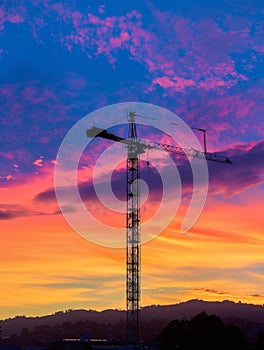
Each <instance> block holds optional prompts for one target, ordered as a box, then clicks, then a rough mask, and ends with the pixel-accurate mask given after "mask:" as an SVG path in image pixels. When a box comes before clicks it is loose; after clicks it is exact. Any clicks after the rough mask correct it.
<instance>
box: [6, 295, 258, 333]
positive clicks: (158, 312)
mask: <svg viewBox="0 0 264 350" xmlns="http://www.w3.org/2000/svg"><path fill="white" fill-rule="evenodd" d="M202 311H205V312H206V313H207V314H208V315H211V314H215V315H217V316H219V317H221V318H222V319H223V320H225V319H232V318H236V319H241V320H245V321H249V322H256V323H261V324H262V323H263V328H264V306H263V305H254V304H246V303H242V302H238V303H235V302H233V301H230V300H224V301H204V300H201V299H192V300H189V301H186V302H181V303H178V304H170V305H150V306H145V307H142V308H141V309H140V319H141V321H142V322H151V321H152V320H164V322H170V321H172V320H175V319H190V318H191V317H193V316H195V315H196V314H198V313H200V312H202ZM80 320H89V321H91V322H95V323H98V324H102V323H104V324H107V323H111V324H117V323H119V322H125V320H126V312H125V311H124V310H117V309H106V310H103V311H96V310H84V309H80V310H75V309H73V310H66V311H58V312H55V313H54V314H51V315H45V316H36V317H26V316H16V317H14V318H8V319H5V320H1V323H0V324H1V326H2V332H3V336H10V335H12V334H20V333H21V331H22V329H23V328H28V329H29V330H32V329H33V328H34V327H37V326H41V325H44V324H48V325H50V326H52V325H57V324H62V323H64V322H69V323H74V322H78V321H80Z"/></svg>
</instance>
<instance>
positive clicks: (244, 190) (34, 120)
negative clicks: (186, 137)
mask: <svg viewBox="0 0 264 350" xmlns="http://www.w3.org/2000/svg"><path fill="white" fill-rule="evenodd" d="M263 18H264V6H263V3H262V1H258V0H252V1H249V0H240V1H237V0H234V1H232V2H231V1H229V0H228V1H227V0H218V1H216V0H214V1H210V2H207V1H204V0H199V1H196V0H193V1H190V0H189V1H188V0H187V1H183V0H178V1H169V0H167V1H155V0H149V1H144V2H143V1H137V0H136V1H133V2H124V1H119V0H117V1H113V2H110V1H106V0H105V1H104V0H102V1H97V0H96V1H85V0H81V1H75V2H74V1H70V0H66V1H61V2H60V1H52V0H27V1H22V0H17V1H16V0H12V1H9V0H8V1H7V0H2V1H1V3H0V77H1V79H0V103H1V109H0V120H1V121H0V138H1V148H0V186H1V187H0V227H1V230H0V235H1V247H2V248H1V254H0V273H1V288H0V297H1V309H0V318H6V317H13V316H15V315H21V314H24V315H43V314H47V313H52V312H54V311H57V310H64V309H71V308H88V309H89V308H91V309H98V310H101V309H104V308H125V250H124V249H113V248H107V247H102V246H99V245H96V244H94V243H91V242H89V241H87V240H84V239H83V238H81V237H80V236H79V235H78V234H77V233H75V232H74V231H73V230H72V229H71V228H70V226H69V225H68V224H67V222H66V221H65V219H64V217H63V216H62V215H61V213H60V211H59V209H58V205H57V203H56V198H55V196H54V164H55V159H56V156H57V152H58V149H59V146H60V144H61V142H62V141H63V139H64V137H65V135H66V134H67V132H68V131H69V129H70V128H71V127H72V126H73V125H74V124H75V123H76V122H78V121H79V120H80V119H82V118H83V117H84V116H85V115H87V114H89V113H91V112H93V111H95V110H97V109H98V108H101V107H104V106H107V105H111V104H114V103H120V102H129V101H138V102H145V103H151V104H155V105H159V106H161V107H165V108H167V109H169V110H170V111H172V112H174V113H176V114H177V115H179V116H180V117H181V118H182V119H183V120H184V121H185V122H186V123H187V124H189V125H190V126H196V127H200V128H206V130H207V142H208V149H209V151H212V152H225V154H227V155H228V156H229V157H230V158H231V159H232V161H233V163H234V164H233V166H231V167H230V166H226V165H222V164H215V163H211V164H208V166H209V193H208V198H207V202H206V205H205V207H204V210H203V212H202V214H201V216H200V218H199V219H198V221H197V222H196V224H195V225H194V227H193V228H192V229H191V230H190V231H189V232H188V233H187V234H186V235H181V234H180V233H179V227H180V225H181V222H182V220H183V216H184V213H185V212H186V209H187V207H188V203H189V202H188V198H189V194H190V191H191V186H192V185H191V181H192V178H191V175H190V171H189V169H188V166H187V163H186V161H185V160H181V161H179V162H180V163H179V164H178V166H179V170H180V174H181V176H182V183H183V196H182V201H181V207H180V210H179V212H178V214H177V216H176V217H175V220H173V222H172V223H171V224H170V225H169V226H168V228H166V229H165V230H164V231H163V232H162V234H161V235H159V236H158V237H157V238H156V239H154V240H153V241H151V242H149V243H146V244H144V245H143V247H142V303H141V304H142V305H150V304H171V303H176V302H180V301H187V300H189V299H193V298H201V299H204V300H225V299H229V300H234V301H239V300H241V301H244V302H249V303H253V304H264V258H263V251H264V239H263V227H264V219H263V214H262V213H263V210H264V204H263V195H264V118H263V91H264V88H263V81H264V80H263V53H264V26H263ZM104 146H105V145H104V144H103V143H102V142H101V143H99V142H97V143H95V148H94V150H93V152H94V153H93V154H92V156H91V154H88V153H87V152H86V153H85V154H84V155H83V158H82V160H81V162H80V168H79V169H78V178H79V184H80V193H81V196H82V198H83V200H84V201H85V202H86V205H87V208H88V210H92V211H93V212H94V213H95V214H94V215H96V216H97V218H98V219H101V220H103V221H104V222H106V223H107V224H109V225H112V226H119V227H120V226H121V227H122V225H123V224H122V222H123V221H122V220H123V219H124V217H123V216H122V215H119V214H116V215H114V214H113V213H111V212H108V211H107V210H105V208H102V207H101V206H100V205H99V203H98V202H97V200H96V198H95V194H94V192H93V189H92V182H91V179H92V171H93V165H94V159H93V158H94V157H95V158H96V155H97V156H98V154H99V153H100V149H102V147H104ZM149 157H150V161H151V157H152V155H151V153H150V154H149ZM143 160H146V157H143ZM159 161H160V163H161V164H163V163H162V162H163V159H162V158H161V159H160V160H159ZM145 165H146V163H144V162H143V164H142V172H143V176H144V178H145V179H146V181H149V183H150V184H151V190H150V193H149V200H148V202H147V203H146V205H145V206H144V208H143V210H142V218H143V220H147V219H148V218H149V217H150V216H151V215H152V214H153V213H154V212H155V210H156V209H157V206H158V202H159V200H160V195H161V191H160V180H159V178H158V175H157V174H156V173H155V169H154V168H152V167H150V168H146V166H145ZM124 176H125V173H124V163H120V164H119V167H117V168H116V169H115V173H114V175H113V188H114V192H115V193H116V195H117V196H118V198H119V199H121V200H122V199H124V193H125V192H124V191H125V187H124V186H125V179H124ZM148 178H149V180H147V179H148ZM102 181H103V177H102ZM122 189H123V192H122ZM69 210H71V209H70V208H69ZM153 225H156V226H161V227H162V225H163V222H162V220H161V221H160V222H155V223H153ZM92 230H93V227H92V226H91V231H92ZM124 232H125V231H124ZM94 233H95V232H94Z"/></svg>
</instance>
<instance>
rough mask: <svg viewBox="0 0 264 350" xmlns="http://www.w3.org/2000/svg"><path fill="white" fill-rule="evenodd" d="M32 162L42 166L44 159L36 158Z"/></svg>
mask: <svg viewBox="0 0 264 350" xmlns="http://www.w3.org/2000/svg"><path fill="white" fill-rule="evenodd" d="M32 164H34V165H36V166H38V167H42V166H43V159H40V158H39V159H36V160H35V161H34V162H33V163H32Z"/></svg>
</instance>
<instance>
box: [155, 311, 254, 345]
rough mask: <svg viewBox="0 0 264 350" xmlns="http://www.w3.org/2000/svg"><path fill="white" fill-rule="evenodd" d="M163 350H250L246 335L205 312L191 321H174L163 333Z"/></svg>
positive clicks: (161, 337) (161, 338)
mask: <svg viewBox="0 0 264 350" xmlns="http://www.w3.org/2000/svg"><path fill="white" fill-rule="evenodd" d="M160 340H161V341H162V350H175V349H179V350H193V349H196V350H212V349H213V350H223V349H225V350H249V344H248V341H247V339H246V337H245V335H244V333H243V332H242V331H241V330H240V329H239V328H238V327H236V326H233V325H230V326H225V325H224V323H223V322H222V320H221V319H220V318H219V317H217V316H215V315H212V316H208V315H207V314H206V313H205V312H202V313H200V314H198V315H197V316H195V317H193V318H192V319H191V320H190V321H178V320H175V321H172V322H170V323H169V324H168V326H167V327H166V328H165V329H164V330H163V331H162V332H161V335H160Z"/></svg>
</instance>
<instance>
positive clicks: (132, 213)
mask: <svg viewBox="0 0 264 350" xmlns="http://www.w3.org/2000/svg"><path fill="white" fill-rule="evenodd" d="M136 116H138V117H143V116H141V115H137V114H136V113H135V112H129V113H128V122H129V127H128V138H123V137H119V136H118V135H115V134H113V133H110V132H108V131H107V130H105V129H102V128H98V127H95V126H93V127H92V128H90V129H87V130H86V135H87V137H89V138H94V137H100V138H103V139H107V140H111V141H115V142H119V143H123V144H124V145H125V146H126V147H127V163H126V178H127V182H126V183H127V185H126V199H127V208H126V307H127V340H128V343H129V344H130V345H132V347H133V349H136V348H137V344H138V341H139V301H140V270H141V261H140V260H141V254H140V249H141V247H140V189H139V181H138V180H139V179H140V160H139V155H140V154H143V153H145V152H146V151H147V150H150V149H155V150H160V151H166V152H169V153H176V154H180V155H186V156H189V157H196V158H202V159H206V160H209V161H214V162H219V163H224V164H232V162H231V160H230V159H228V158H227V157H225V156H221V155H217V154H215V153H208V152H207V150H206V143H205V138H204V152H201V151H198V150H196V149H193V148H181V147H179V146H174V145H168V144H164V143H160V142H155V141H148V140H142V139H139V138H138V136H137V129H136V122H135V117H136ZM148 119H153V118H148ZM193 129H196V130H199V131H202V132H204V135H205V130H204V129H199V128H193Z"/></svg>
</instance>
